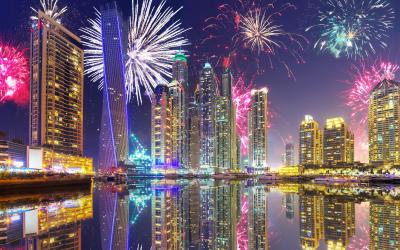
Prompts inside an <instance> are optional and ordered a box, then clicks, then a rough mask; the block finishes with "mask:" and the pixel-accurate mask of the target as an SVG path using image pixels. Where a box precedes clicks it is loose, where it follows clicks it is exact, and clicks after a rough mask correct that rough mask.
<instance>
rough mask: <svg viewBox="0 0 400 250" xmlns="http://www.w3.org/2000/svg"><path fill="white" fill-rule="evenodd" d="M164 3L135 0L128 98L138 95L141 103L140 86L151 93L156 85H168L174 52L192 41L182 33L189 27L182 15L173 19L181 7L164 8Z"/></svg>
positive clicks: (133, 3) (131, 24)
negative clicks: (181, 18) (175, 8)
mask: <svg viewBox="0 0 400 250" xmlns="http://www.w3.org/2000/svg"><path fill="white" fill-rule="evenodd" d="M139 2H142V3H141V4H139ZM165 3H166V1H165V0H163V1H162V2H161V3H160V4H159V5H158V6H157V7H155V6H153V5H152V0H143V1H138V2H136V0H132V17H131V19H130V31H129V43H128V53H127V55H128V61H127V63H126V67H127V72H126V79H127V81H126V88H127V91H128V94H129V96H128V98H129V100H130V99H131V97H132V96H133V95H135V96H136V99H137V101H138V102H139V103H141V101H142V97H141V90H140V88H141V86H142V87H144V89H145V91H146V93H147V94H148V95H150V96H151V95H152V94H153V89H154V88H155V87H156V86H157V85H159V84H164V85H168V78H171V77H172V75H171V69H172V63H173V57H174V55H176V54H177V53H178V52H181V48H182V47H184V46H187V45H189V41H188V40H187V39H186V38H184V37H183V35H184V33H185V32H186V31H187V30H188V29H184V28H182V27H181V22H180V20H179V19H177V20H174V18H175V16H176V14H177V13H178V12H179V11H180V10H181V9H182V7H180V8H179V9H177V10H173V9H172V8H170V7H166V8H164V6H165ZM173 20H174V21H173Z"/></svg>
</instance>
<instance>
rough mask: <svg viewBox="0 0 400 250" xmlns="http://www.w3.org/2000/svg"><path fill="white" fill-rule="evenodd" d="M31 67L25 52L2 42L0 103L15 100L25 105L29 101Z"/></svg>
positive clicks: (0, 45)
mask: <svg viewBox="0 0 400 250" xmlns="http://www.w3.org/2000/svg"><path fill="white" fill-rule="evenodd" d="M28 81H29V67H28V60H27V59H26V57H25V56H24V53H23V52H22V51H20V50H18V49H17V48H14V47H12V46H7V45H3V44H1V43H0V104H1V103H4V102H7V101H13V102H15V103H17V104H21V105H24V104H26V103H27V102H28V101H29V90H28Z"/></svg>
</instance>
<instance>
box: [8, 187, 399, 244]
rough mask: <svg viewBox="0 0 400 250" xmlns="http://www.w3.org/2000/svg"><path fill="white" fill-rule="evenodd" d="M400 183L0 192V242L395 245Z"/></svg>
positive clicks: (104, 188) (108, 188) (397, 232)
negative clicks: (396, 184) (23, 192)
mask: <svg viewBox="0 0 400 250" xmlns="http://www.w3.org/2000/svg"><path fill="white" fill-rule="evenodd" d="M399 191H400V187H399V188H398V187H395V186H379V187H372V186H357V185H353V186H345V185H343V184H342V185H341V186H324V185H316V184H301V185H300V184H293V183H287V184H268V185H267V184H258V183H253V182H252V181H244V182H239V181H231V182H223V181H211V180H193V181H173V180H168V181H167V180H157V181H156V180H153V181H143V180H141V181H138V180H136V181H131V182H130V184H129V185H105V184H96V185H94V187H92V188H84V189H74V190H71V189H69V190H49V191H40V192H33V193H32V192H31V193H29V194H21V193H19V194H10V195H2V196H0V249H135V250H136V249H285V250H286V249H400V192H399Z"/></svg>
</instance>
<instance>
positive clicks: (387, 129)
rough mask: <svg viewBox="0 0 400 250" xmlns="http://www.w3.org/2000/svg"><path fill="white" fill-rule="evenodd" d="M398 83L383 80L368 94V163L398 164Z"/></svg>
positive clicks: (399, 155)
mask: <svg viewBox="0 0 400 250" xmlns="http://www.w3.org/2000/svg"><path fill="white" fill-rule="evenodd" d="M399 102H400V83H398V82H395V81H389V80H383V81H382V82H380V83H379V84H378V85H377V86H376V87H375V88H374V89H373V90H372V92H371V93H370V97H369V111H368V127H369V161H370V162H371V163H384V164H400V140H399V138H400V103H399Z"/></svg>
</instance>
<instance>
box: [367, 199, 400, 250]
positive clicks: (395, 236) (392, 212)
mask: <svg viewBox="0 0 400 250" xmlns="http://www.w3.org/2000/svg"><path fill="white" fill-rule="evenodd" d="M369 209H370V212H369V225H370V228H369V249H371V250H392V249H398V247H399V245H400V202H399V201H398V200H394V201H393V200H380V201H378V200H374V201H372V202H371V203H370V207H369Z"/></svg>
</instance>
